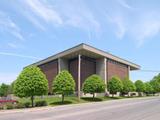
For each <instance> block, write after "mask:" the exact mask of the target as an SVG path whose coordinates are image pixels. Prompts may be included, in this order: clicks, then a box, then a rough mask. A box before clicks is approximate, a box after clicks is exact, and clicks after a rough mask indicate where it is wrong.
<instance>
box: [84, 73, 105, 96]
mask: <svg viewBox="0 0 160 120" xmlns="http://www.w3.org/2000/svg"><path fill="white" fill-rule="evenodd" d="M82 89H83V92H84V93H90V94H93V98H94V97H95V93H102V92H105V83H104V80H102V78H101V77H100V76H98V75H91V76H89V77H88V78H87V79H86V80H85V81H84V83H83V88H82Z"/></svg>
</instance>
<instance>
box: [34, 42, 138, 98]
mask: <svg viewBox="0 0 160 120" xmlns="http://www.w3.org/2000/svg"><path fill="white" fill-rule="evenodd" d="M33 65H36V66H38V67H40V68H41V70H42V71H43V72H44V74H45V75H46V77H47V79H48V83H49V91H50V92H51V86H52V82H53V78H54V77H55V76H56V75H57V74H58V73H59V72H60V71H61V70H68V71H69V72H70V73H71V74H72V76H73V77H74V79H75V82H76V91H77V92H78V95H80V91H81V88H82V84H83V82H84V80H85V79H86V78H87V77H88V76H90V75H92V74H98V75H100V76H101V77H102V78H103V80H104V82H105V83H106V84H107V82H108V80H110V79H111V77H112V76H118V77H120V78H121V79H123V78H125V77H129V72H130V71H131V70H138V69H140V66H139V65H136V64H134V63H132V62H129V61H127V60H124V59H122V58H119V57H117V56H114V55H112V54H110V53H107V52H104V51H102V50H99V49H97V48H94V47H92V46H89V45H86V44H80V45H77V46H75V47H73V48H70V49H68V50H65V51H63V52H60V53H58V54H56V55H53V56H51V57H48V58H46V59H44V60H42V61H39V62H37V63H34V64H33Z"/></svg>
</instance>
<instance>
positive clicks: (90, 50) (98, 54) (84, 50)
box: [32, 44, 140, 70]
mask: <svg viewBox="0 0 160 120" xmlns="http://www.w3.org/2000/svg"><path fill="white" fill-rule="evenodd" d="M78 54H81V55H85V56H88V57H92V58H103V57H105V58H108V59H112V60H115V61H118V62H120V63H123V64H126V65H128V66H130V69H131V70H138V69H140V66H139V65H137V64H134V63H132V62H130V61H127V60H124V59H122V58H120V57H117V56H115V55H112V54H110V53H108V52H105V51H102V50H99V49H97V48H94V47H92V46H89V45H86V44H80V45H78V46H75V47H73V48H70V49H68V50H65V51H63V52H60V53H58V54H56V55H53V56H50V57H48V58H46V59H44V60H41V61H39V62H36V63H34V64H32V65H36V66H39V65H42V64H45V63H47V62H50V61H53V60H55V59H58V58H66V59H71V58H74V57H77V56H78Z"/></svg>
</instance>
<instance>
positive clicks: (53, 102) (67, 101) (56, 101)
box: [18, 96, 128, 106]
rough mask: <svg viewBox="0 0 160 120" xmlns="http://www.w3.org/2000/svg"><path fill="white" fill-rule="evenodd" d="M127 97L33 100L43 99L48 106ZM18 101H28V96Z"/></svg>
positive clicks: (45, 98)
mask: <svg viewBox="0 0 160 120" xmlns="http://www.w3.org/2000/svg"><path fill="white" fill-rule="evenodd" d="M124 98H128V97H113V98H112V97H95V98H94V99H93V98H92V97H82V98H81V99H80V101H79V100H78V97H75V96H67V97H65V101H64V103H62V102H61V97H47V96H46V97H44V98H41V97H36V98H35V101H38V100H45V101H46V102H47V103H48V105H50V106H57V105H67V104H79V103H88V102H101V101H108V100H117V99H124ZM18 101H19V102H28V101H30V98H20V99H18Z"/></svg>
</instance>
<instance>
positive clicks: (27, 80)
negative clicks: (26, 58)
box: [14, 66, 48, 107]
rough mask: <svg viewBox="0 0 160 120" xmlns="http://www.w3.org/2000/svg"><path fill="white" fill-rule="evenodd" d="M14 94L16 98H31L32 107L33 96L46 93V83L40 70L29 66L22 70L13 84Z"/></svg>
mask: <svg viewBox="0 0 160 120" xmlns="http://www.w3.org/2000/svg"><path fill="white" fill-rule="evenodd" d="M14 93H15V95H16V96H18V97H31V102H32V107H33V106H34V96H41V95H45V94H47V93H48V81H47V79H46V77H45V75H44V74H43V73H42V71H41V70H40V68H38V67H36V66H29V67H26V68H24V70H23V71H22V72H21V73H20V75H19V76H18V78H17V80H16V81H15V82H14Z"/></svg>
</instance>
